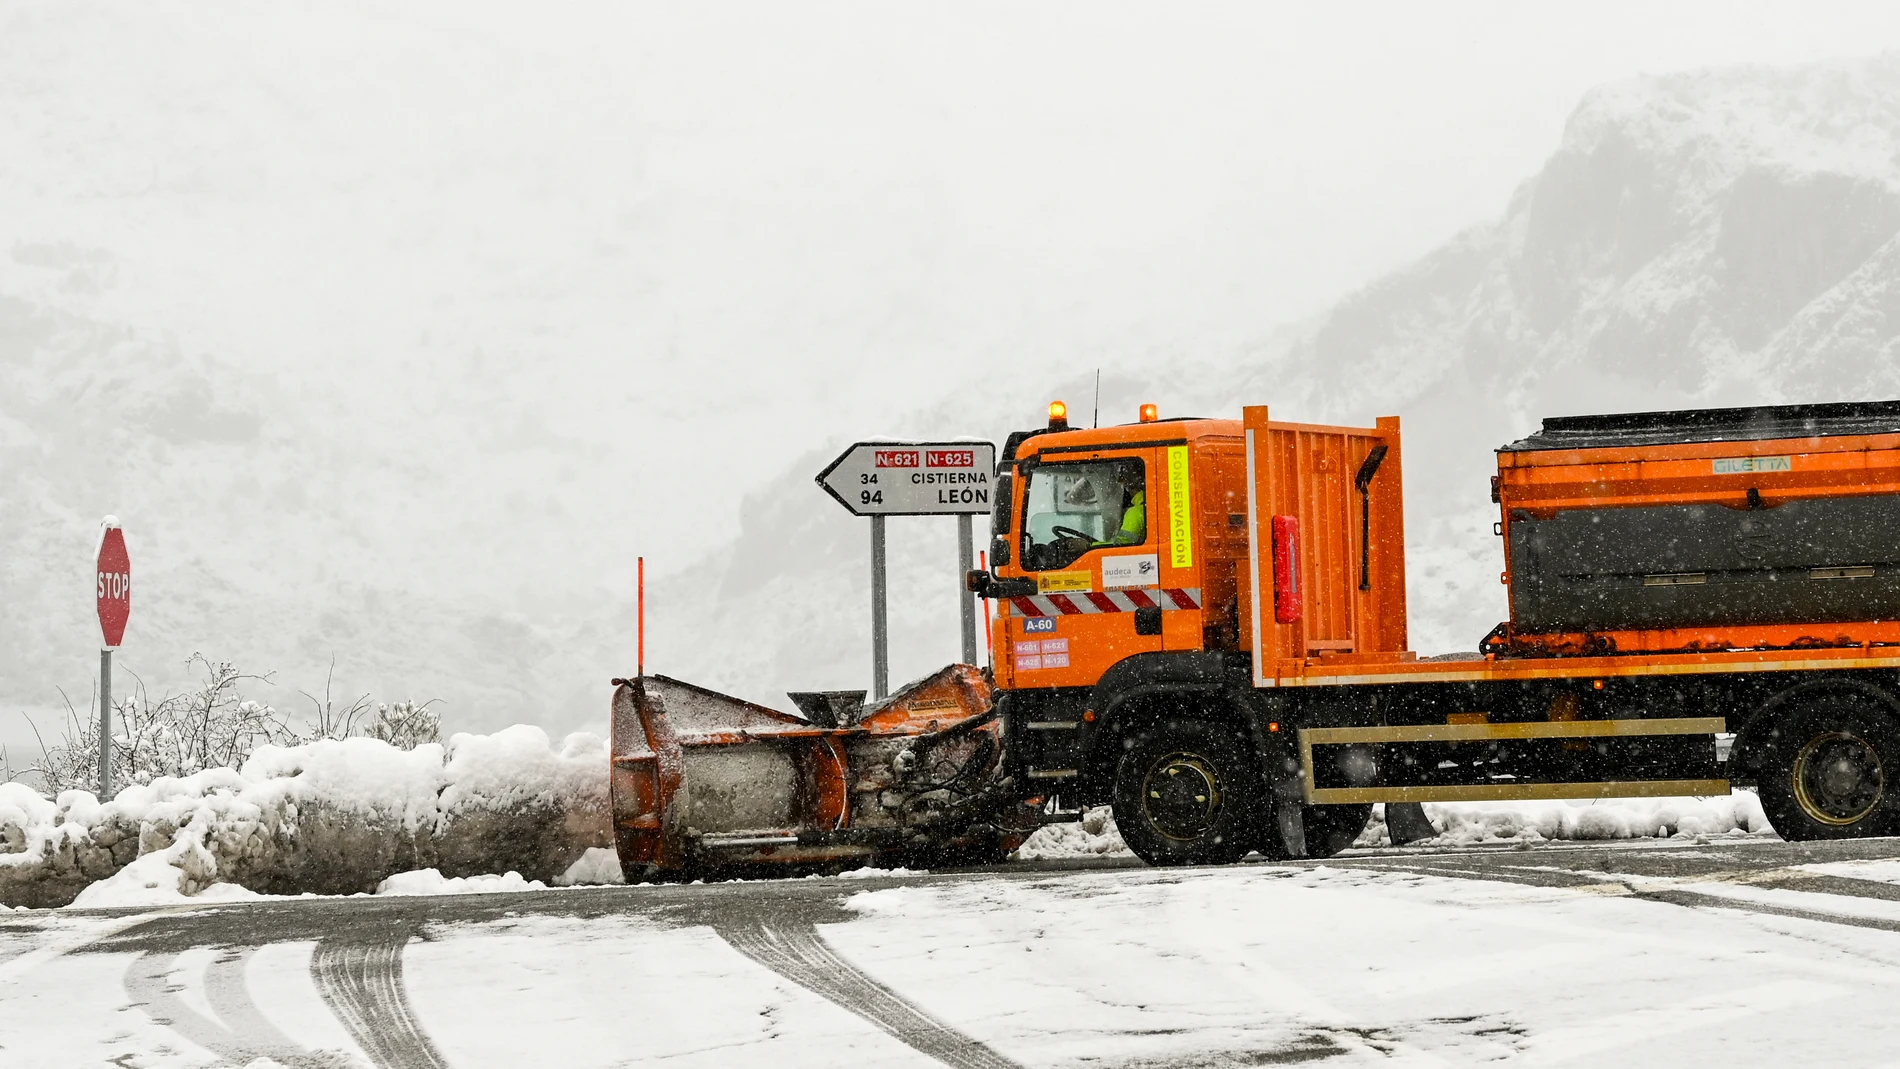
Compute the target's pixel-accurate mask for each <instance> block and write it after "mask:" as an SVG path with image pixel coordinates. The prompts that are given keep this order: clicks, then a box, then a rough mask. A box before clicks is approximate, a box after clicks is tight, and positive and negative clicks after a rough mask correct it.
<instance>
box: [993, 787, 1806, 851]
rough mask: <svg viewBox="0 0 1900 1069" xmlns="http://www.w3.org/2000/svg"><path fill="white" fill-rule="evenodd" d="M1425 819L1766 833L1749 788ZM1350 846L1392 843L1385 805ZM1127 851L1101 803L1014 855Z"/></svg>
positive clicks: (1534, 837)
mask: <svg viewBox="0 0 1900 1069" xmlns="http://www.w3.org/2000/svg"><path fill="white" fill-rule="evenodd" d="M1425 815H1426V817H1427V818H1429V819H1430V820H1431V822H1432V827H1434V828H1436V829H1437V830H1438V835H1437V836H1436V837H1434V838H1431V839H1423V840H1420V841H1418V842H1416V843H1411V844H1408V845H1412V846H1469V845H1473V844H1477V843H1500V842H1542V841H1545V840H1550V839H1648V838H1658V839H1666V838H1670V837H1675V836H1681V837H1686V838H1693V837H1695V836H1697V835H1772V834H1774V828H1773V827H1772V826H1770V825H1769V823H1768V817H1767V816H1766V815H1765V814H1763V813H1762V809H1761V799H1759V798H1757V797H1756V796H1755V794H1754V792H1752V791H1735V792H1734V793H1732V794H1730V795H1728V796H1727V797H1725V798H1612V799H1605V800H1603V801H1596V802H1562V801H1551V802H1509V803H1505V802H1498V803H1490V802H1449V803H1437V802H1427V803H1426V804H1425ZM1353 845H1355V846H1361V847H1377V846H1390V845H1392V837H1391V835H1390V834H1388V833H1387V831H1386V827H1385V807H1384V806H1373V807H1372V820H1371V822H1370V823H1368V824H1367V825H1366V830H1365V831H1364V832H1363V833H1361V834H1360V836H1359V840H1358V842H1356V843H1354V844H1353ZM1129 853H1130V851H1129V849H1128V846H1127V844H1126V843H1123V842H1122V837H1121V833H1120V832H1118V831H1116V830H1115V817H1114V815H1113V814H1112V813H1110V812H1109V810H1108V807H1107V806H1103V807H1102V808H1100V809H1091V810H1089V811H1088V812H1087V813H1086V814H1084V815H1083V817H1082V819H1081V820H1080V821H1079V822H1077V823H1074V824H1052V825H1050V826H1049V827H1046V828H1042V829H1040V830H1038V831H1037V832H1036V833H1035V834H1034V835H1031V836H1030V837H1029V841H1027V842H1025V843H1023V845H1022V847H1021V848H1020V849H1018V850H1017V851H1016V857H1017V858H1019V859H1022V860H1025V861H1041V860H1046V859H1052V858H1071V857H1095V856H1111V857H1120V856H1126V855H1128V854H1129Z"/></svg>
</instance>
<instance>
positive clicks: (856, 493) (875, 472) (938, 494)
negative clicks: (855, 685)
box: [817, 441, 996, 699]
mask: <svg viewBox="0 0 1900 1069" xmlns="http://www.w3.org/2000/svg"><path fill="white" fill-rule="evenodd" d="M817 482H818V485H819V486H821V487H823V488H824V490H825V492H826V493H828V494H830V495H831V496H832V498H833V499H835V500H836V501H837V502H838V504H840V505H843V506H844V507H845V509H846V510H847V511H848V512H850V513H851V514H852V515H853V516H869V517H870V518H871V681H872V688H873V694H874V696H875V697H876V698H878V699H882V698H886V697H888V696H889V695H890V634H889V627H888V622H889V618H888V616H887V615H886V612H885V600H886V590H885V588H886V583H885V577H884V555H885V554H884V517H886V516H956V517H957V520H958V532H957V533H958V545H957V553H958V562H959V564H960V566H961V567H960V568H959V570H958V572H957V591H958V596H959V597H960V598H961V599H962V601H961V602H960V604H961V606H962V611H961V613H960V617H961V624H962V627H963V659H964V661H966V662H968V663H972V664H973V663H975V661H976V605H975V603H974V602H973V601H972V600H971V598H972V595H971V594H970V593H969V592H968V591H967V590H964V588H963V576H964V573H966V572H968V571H969V570H970V556H971V550H972V549H973V548H974V546H973V542H974V535H973V534H972V532H971V529H970V517H971V516H973V515H977V514H979V513H988V512H989V511H990V508H991V505H992V504H993V501H992V498H991V491H992V490H993V489H994V487H995V485H996V447H995V446H994V445H992V444H990V443H989V442H975V441H971V442H859V443H858V444H856V445H854V446H852V447H851V448H849V449H847V450H845V451H844V452H843V453H840V454H839V455H838V459H836V460H834V461H832V462H831V465H830V466H829V467H827V468H825V470H824V471H821V472H819V473H818V479H817Z"/></svg>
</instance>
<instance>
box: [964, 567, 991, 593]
mask: <svg viewBox="0 0 1900 1069" xmlns="http://www.w3.org/2000/svg"><path fill="white" fill-rule="evenodd" d="M989 585H990V573H988V572H986V571H983V570H982V569H981V568H972V569H970V570H969V571H967V572H965V573H963V589H965V590H967V591H969V592H970V593H972V594H975V595H976V596H977V597H979V598H980V597H982V596H983V591H984V590H986V589H988V588H989Z"/></svg>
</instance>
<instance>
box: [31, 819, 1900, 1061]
mask: <svg viewBox="0 0 1900 1069" xmlns="http://www.w3.org/2000/svg"><path fill="white" fill-rule="evenodd" d="M1896 858H1900V841H1872V842H1865V843H1849V844H1827V845H1823V846H1807V847H1802V846H1796V845H1793V844H1785V843H1780V842H1769V841H1761V840H1752V841H1743V842H1730V843H1724V842H1716V843H1710V844H1700V845H1698V844H1693V843H1682V842H1676V843H1667V844H1655V845H1637V844H1617V845H1612V846H1607V847H1606V846H1602V845H1590V846H1563V845H1552V846H1544V847H1539V848H1536V849H1524V850H1514V849H1509V848H1503V849H1484V850H1461V851H1443V850H1441V851H1426V852H1421V851H1404V850H1399V851H1378V852H1370V853H1363V854H1358V855H1355V856H1350V857H1345V858H1341V859H1336V860H1334V861H1332V862H1329V863H1325V864H1307V865H1265V864H1259V865H1243V866H1236V867H1231V868H1221V869H1195V870H1154V869H1142V868H1131V867H1126V866H1114V867H1106V868H1103V867H1096V868H1072V867H1070V868H1044V869H1037V868H1035V867H1032V866H1024V865H1015V866H1006V867H1004V868H1003V869H1001V870H999V871H994V872H980V873H964V874H942V875H920V876H891V877H874V878H868V879H867V878H859V879H848V878H838V879H823V880H820V879H812V880H794V881H779V882H772V883H729V884H718V885H707V886H687V887H678V886H675V887H629V888H599V889H574V890H565V891H546V892H525V893H519V894H512V895H480V896H460V897H453V898H448V897H441V898H398V899H390V898H357V899H306V900H283V901H264V902H254V903H239V904H233V905H227V906H216V907H196V906H194V907H180V908H175V909H171V910H161V911H156V912H152V911H147V912H125V911H122V912H110V913H108V912H86V911H73V910H68V911H61V912H38V913H25V912H20V913H12V914H4V915H0V1065H6V1066H9V1067H13V1066H32V1067H40V1066H46V1067H67V1066H82V1065H103V1064H115V1065H119V1066H124V1067H127V1069H132V1067H157V1066H167V1067H169V1066H178V1067H184V1066H192V1067H196V1066H212V1065H236V1066H245V1065H257V1066H269V1065H272V1064H281V1065H284V1066H291V1067H302V1066H312V1067H314V1066H374V1067H378V1069H385V1067H396V1066H422V1067H435V1066H455V1067H466V1069H473V1067H477V1066H510V1067H513V1066H537V1065H550V1066H561V1067H575V1069H580V1067H594V1066H615V1065H636V1064H647V1063H668V1064H673V1065H681V1066H707V1067H713V1066H719V1067H724V1066H734V1065H739V1066H744V1065H755V1064H756V1065H761V1066H767V1065H769V1066H773V1067H775V1069H776V1067H798V1066H811V1067H813V1069H819V1067H824V1069H836V1067H838V1066H840V1065H844V1066H868V1065H876V1066H918V1067H928V1066H933V1065H946V1064H947V1065H951V1066H958V1067H968V1069H1000V1067H1006V1066H1026V1067H1032V1066H1033V1067H1040V1066H1138V1067H1153V1069H1160V1067H1170V1069H1174V1067H1179V1069H1189V1067H1214V1066H1254V1065H1270V1064H1281V1063H1290V1062H1304V1061H1314V1060H1321V1059H1324V1060H1327V1061H1329V1062H1330V1063H1332V1064H1336V1065H1342V1066H1344V1065H1360V1064H1366V1065H1372V1064H1377V1065H1388V1064H1392V1065H1421V1066H1443V1065H1453V1066H1462V1065H1470V1064H1474V1063H1478V1062H1484V1061H1511V1062H1516V1063H1522V1064H1526V1065H1565V1064H1574V1065H1619V1066H1625V1065H1657V1066H1670V1067H1672V1069H1673V1067H1678V1066H1697V1065H1708V1066H1736V1065H1790V1064H1805V1065H1818V1064H1826V1065H1830V1066H1882V1065H1894V1064H1900V1051H1897V1050H1895V1044H1894V1036H1895V1034H1896V1028H1895V1026H1894V1025H1893V1024H1892V1023H1891V1021H1890V1018H1889V1017H1888V1013H1889V1012H1890V1011H1889V1009H1888V1007H1890V1006H1891V1005H1893V1004H1894V1002H1895V1001H1896V1000H1900V882H1896V881H1900V860H1895V859H1896Z"/></svg>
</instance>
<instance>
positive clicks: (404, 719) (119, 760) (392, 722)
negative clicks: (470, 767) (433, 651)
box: [0, 653, 442, 795]
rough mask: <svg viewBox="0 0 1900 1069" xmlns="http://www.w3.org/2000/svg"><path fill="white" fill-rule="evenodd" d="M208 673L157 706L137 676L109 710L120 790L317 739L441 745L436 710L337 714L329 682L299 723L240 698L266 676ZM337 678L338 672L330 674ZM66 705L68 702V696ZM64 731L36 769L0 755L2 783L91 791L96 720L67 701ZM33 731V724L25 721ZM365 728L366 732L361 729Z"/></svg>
mask: <svg viewBox="0 0 1900 1069" xmlns="http://www.w3.org/2000/svg"><path fill="white" fill-rule="evenodd" d="M186 664H187V666H188V667H195V668H196V669H198V670H199V671H200V672H201V673H202V676H203V678H202V681H201V682H200V683H199V684H198V685H197V686H195V687H194V688H193V689H191V690H189V691H187V692H185V693H183V694H172V695H168V696H166V697H164V698H160V699H158V700H156V701H154V700H153V699H152V698H151V697H150V695H149V694H148V693H147V692H146V689H145V683H144V681H143V680H141V679H139V677H138V676H137V675H136V674H133V673H127V674H129V675H132V678H133V680H134V683H135V686H134V687H133V690H132V693H131V694H130V695H129V696H127V697H124V698H119V699H116V700H115V701H114V702H113V703H112V713H113V722H112V782H113V783H115V784H118V785H120V786H124V785H127V784H147V783H150V782H152V781H153V780H155V779H158V778H160V777H163V776H179V777H182V776H189V775H192V774H193V773H196V772H202V771H204V770H205V769H208V768H237V767H239V766H241V765H243V763H244V761H245V759H246V758H248V757H250V756H251V754H252V753H253V752H255V751H256V750H257V749H258V747H260V746H265V745H278V746H294V745H297V744H300V743H306V742H314V741H316V740H318V739H340V738H346V737H348V736H351V735H367V736H369V737H370V738H375V739H381V740H382V741H384V742H387V743H389V744H391V745H393V746H397V747H399V748H401V749H413V748H414V747H415V746H417V745H419V744H421V743H425V742H437V741H439V740H440V738H441V727H442V725H441V719H440V717H439V716H438V715H437V714H436V713H434V712H432V711H431V710H430V708H429V707H430V706H431V705H434V704H435V702H434V701H429V702H423V703H421V704H417V703H415V702H396V703H394V704H376V705H374V706H372V705H371V703H370V701H369V696H368V695H364V696H362V697H360V698H358V699H356V700H355V701H353V702H351V703H350V704H348V705H347V706H341V707H339V705H338V703H336V702H335V701H334V700H332V698H331V688H330V680H328V679H326V680H325V683H324V697H323V699H322V700H321V701H318V699H317V698H316V697H315V696H313V695H310V694H308V693H306V694H305V695H304V696H305V697H306V698H309V699H310V701H311V703H312V705H313V706H314V709H313V710H312V713H311V715H310V716H309V717H308V718H307V719H304V720H302V721H301V722H299V721H298V720H293V719H291V718H289V717H286V716H285V715H283V714H281V713H279V712H278V711H277V710H276V709H274V708H272V707H271V706H269V705H266V704H264V703H262V702H256V701H251V700H249V699H247V698H245V697H244V696H243V694H242V691H241V688H242V684H244V683H246V682H258V683H270V682H272V680H271V677H270V676H269V675H261V676H260V675H249V674H246V673H244V672H241V671H239V670H238V669H237V668H236V667H235V666H234V665H232V664H230V663H229V662H226V661H217V662H214V661H212V660H210V659H209V658H207V657H205V656H204V655H203V654H197V653H194V654H192V655H191V659H190V660H189V661H187V662H186ZM332 670H333V671H334V665H333V666H332ZM61 697H63V698H64V697H66V695H65V692H64V691H61ZM65 719H66V722H65V723H64V724H63V725H62V733H61V735H62V737H61V739H60V741H59V743H58V744H57V745H54V746H47V745H46V744H45V738H44V736H41V735H40V733H39V726H38V725H37V724H34V725H33V731H34V734H35V735H36V736H38V737H39V738H40V744H41V749H42V751H43V756H42V758H41V760H40V762H39V764H37V765H34V766H32V767H29V768H25V769H21V770H19V771H18V772H16V771H15V770H13V769H12V768H11V766H8V765H6V764H5V760H6V755H5V754H4V753H0V775H4V778H5V779H14V778H18V777H19V776H20V775H22V774H28V773H33V774H37V775H38V776H39V777H40V779H41V780H43V781H44V783H45V788H46V791H47V793H48V794H53V795H56V794H58V793H59V792H60V791H64V790H69V789H73V788H80V789H85V790H91V789H94V788H96V787H97V785H98V777H99V720H98V717H97V716H96V715H94V714H93V713H92V711H91V710H90V709H88V710H87V711H86V712H84V713H82V712H80V711H79V710H78V709H75V708H74V706H73V703H72V700H71V699H70V698H66V718H65ZM28 723H29V724H32V719H31V718H28ZM359 725H360V729H359Z"/></svg>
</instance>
